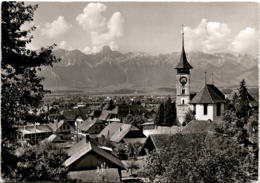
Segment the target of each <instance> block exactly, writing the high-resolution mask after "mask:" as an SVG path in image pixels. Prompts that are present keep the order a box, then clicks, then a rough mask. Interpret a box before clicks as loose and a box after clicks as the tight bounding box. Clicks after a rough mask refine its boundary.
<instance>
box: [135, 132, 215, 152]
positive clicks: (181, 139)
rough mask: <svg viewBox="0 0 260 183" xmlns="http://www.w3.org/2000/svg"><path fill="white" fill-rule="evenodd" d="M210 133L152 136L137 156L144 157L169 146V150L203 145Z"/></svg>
mask: <svg viewBox="0 0 260 183" xmlns="http://www.w3.org/2000/svg"><path fill="white" fill-rule="evenodd" d="M208 134H211V132H204V133H199V134H195V133H186V134H182V133H176V134H152V135H150V136H149V137H148V138H147V140H146V142H145V143H144V145H143V146H142V148H141V150H140V152H139V156H145V155H147V154H149V153H150V152H152V151H154V150H155V151H157V152H158V151H161V150H162V149H163V148H167V147H169V146H171V148H178V149H182V148H183V149H185V148H187V147H188V146H190V145H194V144H197V145H198V146H200V145H201V143H204V140H205V138H206V137H207V135H208Z"/></svg>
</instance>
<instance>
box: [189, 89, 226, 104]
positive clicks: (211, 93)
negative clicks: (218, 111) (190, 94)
mask: <svg viewBox="0 0 260 183" xmlns="http://www.w3.org/2000/svg"><path fill="white" fill-rule="evenodd" d="M218 102H220V103H224V102H225V95H224V94H223V93H222V92H221V91H220V90H219V89H218V88H217V87H215V86H214V85H213V84H206V85H205V86H204V87H203V88H202V89H201V90H200V91H199V93H198V94H196V96H195V97H194V98H193V99H192V100H191V101H190V103H191V104H214V103H218Z"/></svg>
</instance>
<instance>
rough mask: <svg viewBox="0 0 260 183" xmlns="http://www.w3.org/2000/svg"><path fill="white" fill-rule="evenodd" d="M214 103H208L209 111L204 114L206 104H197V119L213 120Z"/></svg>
mask: <svg viewBox="0 0 260 183" xmlns="http://www.w3.org/2000/svg"><path fill="white" fill-rule="evenodd" d="M214 108H215V107H214V105H213V104H208V113H207V114H206V115H204V105H203V104H196V115H195V118H196V120H208V119H210V120H213V117H214V110H215V109H214Z"/></svg>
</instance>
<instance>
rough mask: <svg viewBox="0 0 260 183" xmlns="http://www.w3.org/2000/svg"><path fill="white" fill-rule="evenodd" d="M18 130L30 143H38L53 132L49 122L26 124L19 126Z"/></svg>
mask: <svg viewBox="0 0 260 183" xmlns="http://www.w3.org/2000/svg"><path fill="white" fill-rule="evenodd" d="M18 132H19V133H20V135H21V137H22V139H24V140H26V141H27V142H29V143H30V144H37V143H38V142H40V141H42V140H43V139H45V138H47V137H49V136H50V135H52V134H53V131H52V129H51V128H50V127H49V126H48V125H47V124H35V125H25V126H22V127H19V128H18Z"/></svg>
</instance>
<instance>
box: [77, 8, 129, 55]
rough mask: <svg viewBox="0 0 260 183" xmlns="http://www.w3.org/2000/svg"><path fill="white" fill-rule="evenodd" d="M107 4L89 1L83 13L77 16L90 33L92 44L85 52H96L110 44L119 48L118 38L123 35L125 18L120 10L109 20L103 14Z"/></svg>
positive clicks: (115, 48) (81, 24) (113, 47)
mask: <svg viewBox="0 0 260 183" xmlns="http://www.w3.org/2000/svg"><path fill="white" fill-rule="evenodd" d="M106 10H107V6H106V5H104V4H102V3H89V4H88V5H87V6H86V7H85V8H84V10H83V13H81V14H79V15H78V16H77V17H76V20H77V22H78V23H79V25H80V26H81V27H82V28H83V29H84V30H85V31H86V32H87V33H89V34H90V37H91V44H92V45H91V46H88V47H85V48H84V49H83V51H84V52H85V53H91V52H92V53H93V52H94V53H95V52H98V51H100V50H101V49H102V47H103V46H105V45H108V46H110V48H111V49H112V50H117V49H118V44H117V39H118V38H120V37H122V36H123V33H124V30H123V24H124V18H123V16H122V15H121V13H120V12H115V13H113V14H112V16H111V18H110V19H109V20H106V17H104V16H103V14H102V13H103V12H105V11H106Z"/></svg>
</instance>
